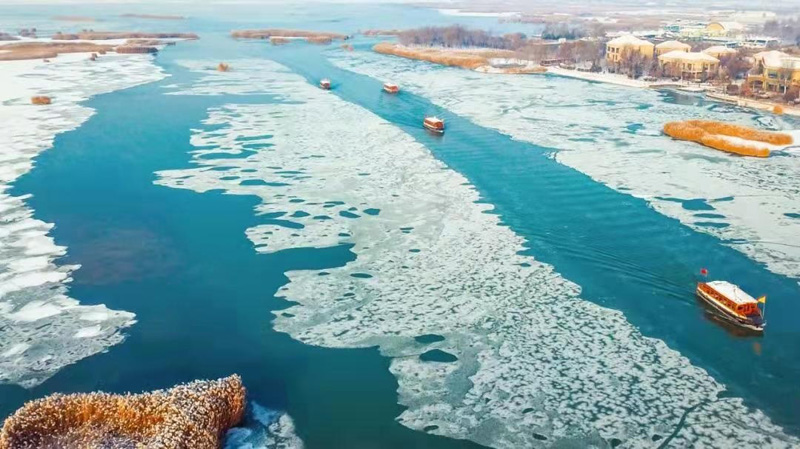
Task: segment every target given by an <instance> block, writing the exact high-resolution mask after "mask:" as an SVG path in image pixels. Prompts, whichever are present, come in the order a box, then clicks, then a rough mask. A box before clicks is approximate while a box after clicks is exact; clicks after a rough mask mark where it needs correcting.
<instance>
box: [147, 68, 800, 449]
mask: <svg viewBox="0 0 800 449" xmlns="http://www.w3.org/2000/svg"><path fill="white" fill-rule="evenodd" d="M185 65H186V66H187V67H189V68H191V69H193V70H196V71H198V72H200V73H203V74H204V76H202V77H201V78H200V80H199V81H198V82H197V83H195V84H194V85H193V86H180V87H179V88H178V91H179V92H176V93H180V94H183V95H190V94H196V95H216V94H222V93H229V94H248V93H251V94H271V95H274V96H276V98H279V99H280V101H276V102H272V103H268V104H227V105H225V106H222V107H217V108H213V109H211V110H209V117H208V119H207V120H206V121H205V122H204V125H205V127H204V129H198V130H195V133H194V135H193V136H192V138H191V142H192V144H193V145H194V146H195V147H196V148H197V150H196V151H195V153H194V157H193V162H194V163H195V164H196V167H195V168H190V169H183V170H169V171H163V172H159V173H158V180H157V181H156V183H157V184H160V185H164V186H169V187H173V188H183V189H190V190H193V191H197V192H206V191H210V190H218V189H223V190H224V191H225V192H226V193H227V194H233V195H252V196H256V197H258V198H260V199H261V204H259V205H258V206H257V207H256V211H255V212H256V213H257V214H259V215H261V216H263V217H264V219H265V222H264V224H262V225H259V226H256V227H253V228H251V229H249V230H247V235H248V237H249V238H250V239H251V240H252V241H253V243H254V245H255V248H256V250H257V251H259V252H264V253H268V252H274V251H281V250H286V249H289V248H300V247H329V246H334V245H340V244H348V245H352V251H353V252H354V253H355V254H356V256H357V258H356V259H355V260H354V261H352V262H350V263H348V264H346V265H345V266H343V267H339V268H332V269H324V270H310V271H293V272H290V273H287V276H288V277H289V280H290V282H289V283H288V285H286V286H285V287H283V288H281V291H280V292H279V295H280V296H283V297H285V298H286V299H287V300H289V301H292V303H293V305H292V306H291V307H289V308H288V309H285V310H282V311H279V312H276V314H277V316H276V319H275V327H276V329H278V330H281V331H284V332H287V333H288V334H290V335H291V336H292V337H294V338H296V339H298V340H300V341H303V342H306V343H309V344H313V345H319V346H326V347H369V346H378V347H379V348H380V351H381V352H382V353H383V354H384V355H386V356H388V357H391V358H392V362H391V368H390V369H391V372H392V373H393V374H394V375H395V376H396V378H397V380H398V384H399V391H398V394H399V402H400V403H401V404H402V405H404V406H406V407H407V409H406V410H405V411H404V412H403V413H402V414H401V415H400V417H399V418H398V420H399V421H400V422H401V423H403V424H404V425H406V426H408V427H410V428H413V429H417V430H420V431H426V432H431V433H436V434H440V435H445V436H449V437H454V438H466V439H470V440H473V441H476V442H478V443H482V444H486V445H489V446H492V447H500V448H516V447H548V446H553V445H558V444H562V443H563V444H573V445H575V446H579V447H590V446H597V447H600V446H605V445H607V444H609V443H610V444H612V445H616V444H622V447H659V446H661V445H662V444H663V443H665V442H666V441H671V443H670V445H674V446H675V447H734V446H737V445H747V446H758V447H792V446H796V445H798V444H800V441H798V440H797V439H796V438H794V437H792V436H788V435H786V434H785V433H784V432H783V431H782V429H781V428H780V427H778V426H776V425H774V424H772V423H771V421H770V420H769V418H768V417H766V416H765V415H764V414H763V413H762V412H760V411H758V410H751V409H749V408H748V407H746V406H745V405H744V403H743V401H742V400H741V399H739V398H734V397H729V396H730V394H729V393H727V392H726V389H725V387H724V385H721V384H720V383H718V382H717V381H715V380H714V379H713V378H712V377H711V376H710V375H709V374H708V373H707V372H706V371H705V370H703V369H701V368H699V367H696V366H694V365H692V364H691V363H690V362H689V361H688V360H687V359H686V358H685V357H683V356H681V355H680V354H679V353H678V352H676V351H674V350H672V349H670V348H669V347H667V346H666V345H665V344H664V343H663V342H662V341H660V340H657V339H652V338H647V337H644V336H643V335H641V333H639V331H638V330H637V329H636V328H634V327H633V326H632V325H631V324H630V323H628V322H627V321H626V319H625V317H624V316H623V315H622V314H621V313H620V312H618V311H615V310H611V309H607V308H603V307H600V306H598V305H596V304H594V303H591V302H588V301H584V300H582V299H581V298H580V296H579V295H580V288H579V286H577V285H575V284H574V283H572V282H570V281H569V280H567V279H565V278H563V277H562V276H561V275H559V274H558V273H556V272H554V270H553V269H552V267H550V266H549V265H546V264H543V263H540V262H538V261H536V260H534V259H533V258H531V257H529V256H522V255H519V254H518V253H519V252H520V251H521V250H522V249H523V247H522V244H523V241H522V239H521V238H520V237H519V236H517V235H515V234H514V233H513V232H512V231H511V230H510V229H509V228H508V227H505V226H501V225H500V223H499V220H498V217H497V216H496V215H495V214H492V213H490V212H491V207H490V206H487V205H485V204H480V203H478V202H477V201H478V200H479V199H480V198H479V195H478V193H477V192H476V191H475V190H474V188H472V187H471V186H470V185H469V184H468V183H467V181H466V179H465V178H464V177H463V176H461V175H460V174H458V173H456V172H454V171H452V170H450V169H448V168H447V167H446V166H444V165H443V164H442V163H441V162H439V161H438V160H436V159H435V158H434V157H433V156H432V155H431V154H430V152H429V151H428V150H427V149H426V148H425V147H424V146H422V145H421V144H420V143H418V142H416V141H414V140H413V139H412V138H411V137H410V136H408V135H406V134H405V133H403V132H402V131H400V130H399V129H398V128H397V127H395V126H394V125H392V124H391V123H389V122H386V121H385V120H383V119H381V118H379V117H377V116H375V115H374V114H372V113H370V112H369V111H367V110H364V109H362V108H361V107H358V106H356V105H353V104H350V103H347V102H345V101H343V100H341V99H339V98H338V97H336V96H335V95H333V94H332V93H330V92H325V91H322V90H319V89H317V88H316V87H313V86H311V85H309V84H308V83H307V82H306V81H305V80H304V79H303V78H301V77H300V76H298V75H295V74H292V73H291V72H290V71H288V70H287V69H286V68H284V67H282V66H280V65H278V64H275V63H272V62H268V61H253V60H248V61H246V60H240V61H233V62H231V65H232V66H233V67H235V68H236V69H235V71H234V72H229V73H215V72H213V71H212V70H210V69H209V68H211V67H213V63H212V62H210V61H209V62H205V61H203V62H187V63H185ZM448 79H449V78H448V77H445V78H444V80H445V81H444V82H447V80H448ZM243 103H244V102H243ZM354 124H358V126H353V125H354Z"/></svg>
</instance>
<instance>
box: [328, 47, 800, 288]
mask: <svg viewBox="0 0 800 449" xmlns="http://www.w3.org/2000/svg"><path fill="white" fill-rule="evenodd" d="M332 55H333V56H332V61H333V62H334V63H335V64H337V65H339V66H341V67H343V68H345V69H348V70H352V71H355V72H358V73H362V74H366V75H369V76H372V77H375V78H377V79H392V80H395V81H396V82H398V83H400V85H402V86H403V89H406V90H409V91H412V92H415V93H418V94H421V95H424V96H425V97H426V98H429V99H430V100H431V101H432V102H434V103H435V104H437V105H439V106H441V107H443V108H446V109H448V110H450V111H452V112H454V113H456V114H460V115H462V116H464V117H467V118H469V119H471V120H472V121H474V122H475V123H477V124H479V125H481V126H485V127H487V128H493V129H497V130H499V131H500V132H503V133H505V134H508V135H510V136H511V137H513V138H514V139H518V140H521V141H526V142H531V143H535V144H538V145H541V146H544V147H549V148H553V149H556V150H558V151H555V152H554V153H553V157H554V158H555V159H556V160H557V161H559V162H560V163H563V164H565V165H568V166H570V167H573V168H575V169H577V170H579V171H581V172H583V173H586V174H587V175H589V176H591V177H592V178H593V179H595V180H597V181H599V182H602V183H604V184H606V185H608V186H610V187H611V188H614V189H617V190H620V191H622V192H624V193H627V194H630V195H634V196H636V197H640V198H644V199H646V200H647V201H648V202H649V203H650V204H651V205H652V207H653V208H654V209H656V210H657V211H659V212H661V213H663V214H665V215H668V216H670V217H674V218H677V219H679V220H680V221H681V222H682V223H684V224H686V225H687V226H690V227H692V228H693V229H695V230H697V231H701V232H705V233H709V234H712V235H715V236H717V237H719V238H720V239H722V240H723V241H724V242H725V243H726V244H728V245H730V246H732V247H734V248H736V249H738V250H739V251H742V252H743V253H745V254H746V255H747V256H748V257H750V258H752V259H753V260H756V261H758V262H762V263H764V264H766V266H767V267H768V268H769V269H770V270H772V271H773V272H775V273H779V274H783V275H786V276H791V277H794V278H800V245H798V244H797V236H798V235H800V220H797V219H793V218H791V217H789V216H787V215H785V214H786V213H787V212H788V213H794V212H796V211H800V195H798V193H800V162H799V161H798V159H797V156H796V155H792V151H791V150H789V151H787V152H785V153H784V154H774V155H773V156H772V157H770V158H768V159H757V160H754V159H749V158H743V157H737V156H732V155H727V154H724V153H721V152H718V151H715V150H711V149H708V148H704V147H701V146H699V145H696V144H694V143H691V142H680V141H674V140H672V139H670V138H669V137H667V136H664V135H663V134H662V132H661V129H662V126H663V125H664V123H666V122H669V121H677V120H686V119H695V118H697V119H711V120H721V121H726V122H734V123H739V124H744V125H749V126H762V127H772V128H789V127H791V125H789V124H787V123H785V122H784V121H783V119H781V118H777V117H774V116H769V115H766V116H764V115H759V114H758V113H753V112H749V111H746V110H743V109H739V108H734V107H731V106H723V105H718V104H705V105H703V106H698V105H697V104H696V103H698V102H699V101H700V99H699V98H692V97H686V96H683V97H681V96H679V97H678V98H679V100H680V101H665V100H664V98H663V97H664V96H665V95H666V94H664V93H659V92H656V91H653V90H646V89H632V88H625V87H619V86H612V85H608V84H596V83H589V82H585V81H580V80H573V79H567V78H562V77H555V76H542V75H534V76H502V75H499V76H491V75H487V76H475V74H474V73H471V72H467V71H464V70H458V69H450V68H442V67H439V66H434V65H431V64H426V63H420V62H416V61H410V60H404V59H401V58H396V57H387V56H382V55H378V54H373V53H370V52H340V51H334V52H332ZM798 144H800V142H798ZM665 197H671V198H682V199H686V200H691V199H697V198H701V199H707V200H712V199H716V198H724V197H732V200H731V201H725V202H720V203H715V204H714V208H715V209H716V211H717V213H718V214H719V215H720V216H721V217H722V218H720V219H715V221H716V222H717V223H718V224H720V226H706V225H705V222H706V221H707V220H702V221H700V222H699V223H698V220H697V217H695V216H694V214H693V213H692V211H689V210H686V209H684V208H683V207H681V204H680V203H676V202H670V201H664V200H661V198H665Z"/></svg>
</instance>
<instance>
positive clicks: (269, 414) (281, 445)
mask: <svg viewBox="0 0 800 449" xmlns="http://www.w3.org/2000/svg"><path fill="white" fill-rule="evenodd" d="M245 421H246V422H245V424H246V425H245V426H244V427H236V428H233V429H231V430H229V431H228V434H227V435H226V437H225V449H303V447H304V446H303V440H301V439H300V437H298V436H297V434H296V433H295V428H294V421H292V418H291V416H289V415H287V414H286V413H282V412H278V411H274V410H269V409H267V408H264V407H262V406H261V405H259V404H257V403H255V402H251V403H250V405H249V407H248V411H247V416H246V417H245Z"/></svg>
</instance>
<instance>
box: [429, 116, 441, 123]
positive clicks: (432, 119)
mask: <svg viewBox="0 0 800 449" xmlns="http://www.w3.org/2000/svg"><path fill="white" fill-rule="evenodd" d="M425 120H427V121H429V122H443V121H444V120H442V119H440V118H439V117H425Z"/></svg>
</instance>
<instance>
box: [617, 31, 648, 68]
mask: <svg viewBox="0 0 800 449" xmlns="http://www.w3.org/2000/svg"><path fill="white" fill-rule="evenodd" d="M653 49H654V45H653V43H652V42H650V41H646V40H644V39H639V38H638V37H636V36H633V35H631V34H625V35H622V36H619V37H617V38H614V39H611V40H610V41H608V43H606V62H607V63H608V64H609V66H612V65H616V64H618V63H619V62H620V61H621V60H622V56H623V54H625V53H639V54H641V55H642V56H644V57H646V58H652V57H653Z"/></svg>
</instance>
